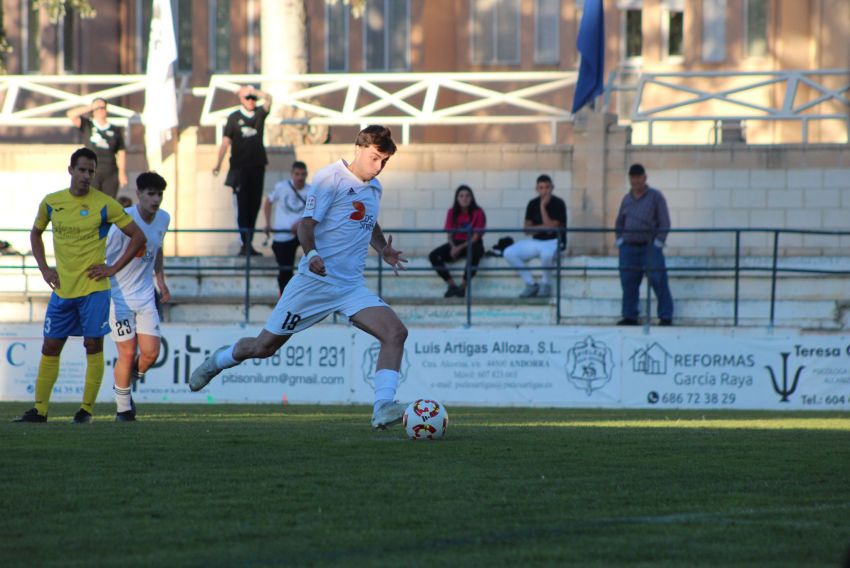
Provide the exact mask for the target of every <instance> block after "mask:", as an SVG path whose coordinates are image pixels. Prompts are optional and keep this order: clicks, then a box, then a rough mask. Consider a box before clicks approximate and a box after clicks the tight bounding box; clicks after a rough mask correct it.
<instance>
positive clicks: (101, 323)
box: [44, 290, 110, 339]
mask: <svg viewBox="0 0 850 568" xmlns="http://www.w3.org/2000/svg"><path fill="white" fill-rule="evenodd" d="M109 297H110V293H109V290H101V291H99V292H92V293H91V294H89V295H88V296H82V297H80V298H60V297H59V296H57V295H56V292H54V293H53V294H51V295H50V301H49V302H48V303H47V313H46V314H45V315H44V337H50V338H51V339H65V338H66V337H70V336H72V335H74V336H82V337H103V336H104V335H107V334H108V333H109Z"/></svg>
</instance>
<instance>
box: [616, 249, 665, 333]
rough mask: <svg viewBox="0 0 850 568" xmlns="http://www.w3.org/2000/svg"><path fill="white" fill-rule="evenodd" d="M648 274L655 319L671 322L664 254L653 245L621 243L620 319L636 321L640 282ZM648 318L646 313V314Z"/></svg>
mask: <svg viewBox="0 0 850 568" xmlns="http://www.w3.org/2000/svg"><path fill="white" fill-rule="evenodd" d="M644 274H647V275H648V278H649V285H650V286H652V291H653V292H655V297H656V298H658V317H659V318H660V319H673V296H672V295H671V294H670V286H669V284H668V283H667V270H666V266H665V264H664V253H663V252H662V251H661V249H660V248H658V247H657V246H655V245H653V244H652V243H649V244H645V245H628V244H623V245H622V246H621V247H620V284H621V285H622V287H623V317H624V318H626V319H637V318H638V313H639V310H638V303H639V301H640V297H639V296H640V291H639V289H640V283H641V280H643V275H644ZM647 315H649V314H647Z"/></svg>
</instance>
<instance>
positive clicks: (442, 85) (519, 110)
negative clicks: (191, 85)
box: [192, 71, 578, 144]
mask: <svg viewBox="0 0 850 568" xmlns="http://www.w3.org/2000/svg"><path fill="white" fill-rule="evenodd" d="M577 78H578V74H577V73H576V72H575V71H537V72H490V73H486V72H482V73H313V74H303V75H293V74H287V75H213V76H212V77H210V82H209V85H208V86H207V87H199V88H195V89H193V91H192V92H193V94H195V95H196V96H203V97H204V104H203V109H202V111H201V118H200V121H199V123H200V124H201V125H202V126H215V127H217V132H218V135H219V137H220V136H221V127H222V126H223V124H224V122H225V121H226V120H227V116H228V115H229V114H230V113H231V112H233V111H234V110H236V109H237V108H238V107H237V106H226V107H221V108H216V109H214V108H213V107H214V104H215V98H216V96H217V95H218V94H219V93H221V92H224V93H235V92H236V91H237V90H238V89H239V87H240V86H241V85H243V84H245V83H261V84H263V86H264V88H265V89H267V90H269V89H270V88H271V89H272V90H273V91H274V88H275V87H278V88H280V90H281V91H283V94H275V99H274V105H275V107H280V106H283V107H285V108H287V109H288V110H289V112H284V117H283V118H280V119H277V123H278V124H302V125H304V124H306V125H325V126H334V125H336V126H362V125H365V124H370V123H371V124H385V125H399V126H401V127H402V143H404V144H407V143H409V132H410V126H413V125H462V124H538V123H549V124H550V125H551V127H552V134H553V140H552V143H555V142H557V125H558V124H559V123H563V122H570V121H572V113H570V112H569V110H567V105H566V102H567V100H568V94H569V92H568V90H567V89H568V88H570V87H572V86H573V85H575V83H576V80H577ZM496 83H499V84H507V85H511V86H510V87H506V88H502V89H499V88H497V87H496V86H494V84H496ZM484 85H486V86H484ZM550 93H561V94H563V96H564V103H563V104H550V103H547V102H542V101H540V100H538V99H537V97H539V96H540V95H546V94H550ZM453 94H454V95H457V94H459V95H461V97H460V98H461V100H462V101H463V102H454V101H452V102H449V103H446V102H445V101H446V100H451V97H452V95H453ZM227 102H228V104H230V103H232V97H228V100H227ZM503 109H505V110H503ZM482 110H486V111H487V113H486V114H484V115H482V114H479V113H478V111H482ZM276 116H277V115H276Z"/></svg>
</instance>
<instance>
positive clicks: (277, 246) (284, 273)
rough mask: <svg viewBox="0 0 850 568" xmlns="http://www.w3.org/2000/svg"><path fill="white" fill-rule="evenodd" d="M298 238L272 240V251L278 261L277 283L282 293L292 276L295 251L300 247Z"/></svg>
mask: <svg viewBox="0 0 850 568" xmlns="http://www.w3.org/2000/svg"><path fill="white" fill-rule="evenodd" d="M298 244H299V243H298V239H297V238H295V239H292V240H291V241H285V242H278V241H273V242H272V252H273V253H274V258H275V260H276V261H277V268H278V271H279V272H278V273H277V285H278V287H279V288H280V293H281V294H283V289H284V288H286V284H287V283H288V282H289V280H290V279H291V278H292V273H293V271H294V268H295V267H294V264H295V251H296V250H297V249H298Z"/></svg>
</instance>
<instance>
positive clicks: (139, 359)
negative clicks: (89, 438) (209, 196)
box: [106, 172, 171, 422]
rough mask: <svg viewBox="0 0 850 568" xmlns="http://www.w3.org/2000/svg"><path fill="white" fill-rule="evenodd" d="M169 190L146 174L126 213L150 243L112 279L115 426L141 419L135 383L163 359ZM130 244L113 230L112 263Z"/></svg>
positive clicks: (109, 240)
mask: <svg viewBox="0 0 850 568" xmlns="http://www.w3.org/2000/svg"><path fill="white" fill-rule="evenodd" d="M166 185H167V184H166V181H165V179H163V178H162V176H160V175H159V174H157V173H155V172H145V173H143V174H141V175H139V177H138V178H136V196H137V198H138V200H139V202H138V205H135V206H131V207H128V208H126V209H125V211H126V212H127V214H129V215H130V216H131V217H132V218H133V220H134V221H135V222H136V224H137V225H138V226H139V228H140V229H141V230H142V232H143V233H144V234H145V239H146V241H147V242H146V244H145V248H144V249H142V254H141V255H137V256H136V257H135V258H133V260H131V261H130V262H129V264H127V266H125V267H124V268H123V269H122V270H120V271H119V272H118V273H117V274H115V276H112V277H111V278H110V284H111V285H112V298H111V301H110V306H109V327H110V328H111V332H110V335H111V337H112V340H113V341H115V346H116V347H117V348H118V361H117V362H116V363H115V386H114V387H113V390H114V391H115V404H116V407H117V409H116V414H115V420H117V421H119V422H132V421H134V420H135V419H136V407H135V404H134V403H133V399H132V396H131V394H130V391H131V386H132V381H134V380H140V379H143V378H144V375H145V372H146V371H147V370H148V369H150V367H151V366H152V365H153V364H154V362H156V359H157V357H159V347H160V331H159V312H158V311H157V309H156V301H155V294H156V290H155V289H154V276H155V277H156V285H157V287H158V288H159V291H160V294H161V301H162V302H167V301H168V300H169V299H170V297H171V294H170V293H169V291H168V286H167V285H166V283H165V272H164V271H163V261H162V242H163V239H164V238H165V233H166V231H167V230H168V224H169V222H170V221H171V217H170V216H169V215H168V213H167V212H165V211H163V210H162V209H160V208H159V206H160V204H161V203H162V192H163V191H165V187H166ZM129 241H130V239H129V238H128V237H127V236H126V235H125V234H124V233H122V232H121V231H119V230H117V229H116V228H115V226H114V225H113V226H112V228H111V229H110V231H109V234H108V236H107V240H106V259H107V262H110V263H111V262H112V259H114V258H118V257H120V256H121V255H122V254H123V253H124V250H125V249H126V248H127V244H128V243H129ZM137 347H138V351H139V353H138V356H137V355H136V348H137Z"/></svg>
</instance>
